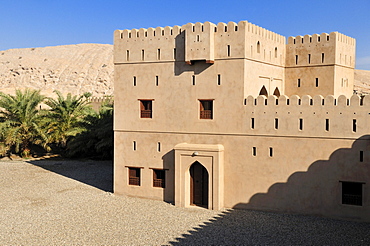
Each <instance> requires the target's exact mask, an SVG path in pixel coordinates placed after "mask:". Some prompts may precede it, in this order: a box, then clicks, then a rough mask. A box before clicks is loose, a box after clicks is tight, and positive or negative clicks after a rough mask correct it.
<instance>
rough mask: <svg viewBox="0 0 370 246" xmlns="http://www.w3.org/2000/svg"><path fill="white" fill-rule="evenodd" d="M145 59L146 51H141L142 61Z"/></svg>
mask: <svg viewBox="0 0 370 246" xmlns="http://www.w3.org/2000/svg"><path fill="white" fill-rule="evenodd" d="M144 59H145V51H144V50H141V60H142V61H144Z"/></svg>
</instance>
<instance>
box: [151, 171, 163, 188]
mask: <svg viewBox="0 0 370 246" xmlns="http://www.w3.org/2000/svg"><path fill="white" fill-rule="evenodd" d="M153 187H158V188H166V170H159V169H153Z"/></svg>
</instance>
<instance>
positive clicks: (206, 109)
mask: <svg viewBox="0 0 370 246" xmlns="http://www.w3.org/2000/svg"><path fill="white" fill-rule="evenodd" d="M199 101H200V119H213V100H199Z"/></svg>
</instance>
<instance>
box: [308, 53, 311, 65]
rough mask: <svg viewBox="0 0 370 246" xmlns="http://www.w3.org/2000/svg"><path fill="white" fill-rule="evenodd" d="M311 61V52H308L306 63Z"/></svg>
mask: <svg viewBox="0 0 370 246" xmlns="http://www.w3.org/2000/svg"><path fill="white" fill-rule="evenodd" d="M310 63H311V54H308V64H310Z"/></svg>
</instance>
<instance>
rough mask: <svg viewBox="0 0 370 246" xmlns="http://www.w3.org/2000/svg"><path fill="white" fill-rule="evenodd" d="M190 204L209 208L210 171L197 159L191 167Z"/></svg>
mask: <svg viewBox="0 0 370 246" xmlns="http://www.w3.org/2000/svg"><path fill="white" fill-rule="evenodd" d="M190 205H196V206H200V207H205V208H208V172H207V169H206V168H205V167H204V166H203V165H202V164H200V163H199V162H197V161H196V162H194V163H193V164H192V165H191V167H190Z"/></svg>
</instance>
